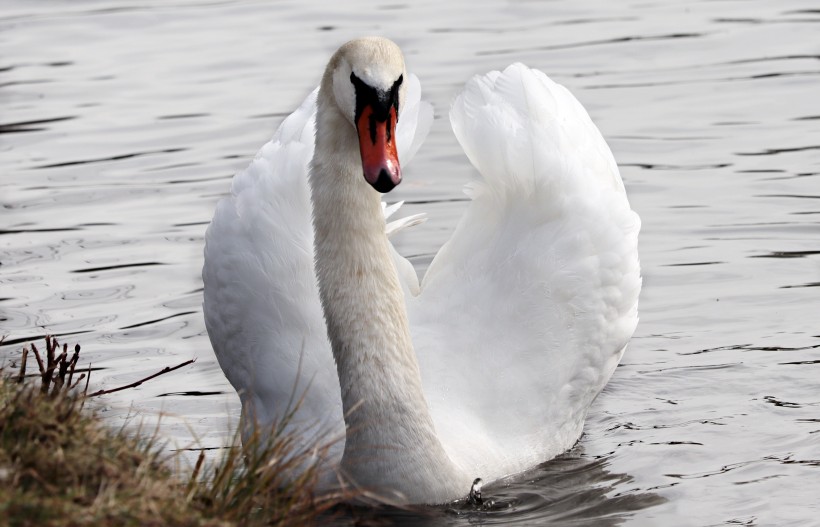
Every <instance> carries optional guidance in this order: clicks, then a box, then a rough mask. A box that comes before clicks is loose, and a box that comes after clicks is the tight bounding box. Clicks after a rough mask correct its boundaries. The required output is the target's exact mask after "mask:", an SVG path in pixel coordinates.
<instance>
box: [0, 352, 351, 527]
mask: <svg viewBox="0 0 820 527" xmlns="http://www.w3.org/2000/svg"><path fill="white" fill-rule="evenodd" d="M29 346H30V348H29ZM29 346H26V347H25V348H24V349H23V353H22V355H21V357H20V361H19V363H18V364H12V365H11V368H13V369H14V370H15V371H10V368H6V369H3V368H0V524H2V525H12V526H28V525H38V526H40V525H43V526H52V525H53V526H57V525H59V526H86V525H89V526H90V525H95V526H114V525H141V526H142V525H145V526H154V525H156V526H161V525H163V526H164V525H168V526H233V525H243V526H244V525H282V526H284V525H288V526H297V525H313V524H316V523H325V522H326V521H328V520H332V519H333V517H334V515H336V514H340V513H341V514H342V515H344V507H345V504H346V503H350V502H351V501H352V500H354V499H360V498H363V497H364V495H363V494H362V492H360V491H358V490H356V489H353V488H345V487H341V490H338V491H333V492H318V490H317V485H318V482H319V470H318V467H317V464H316V462H315V460H316V459H317V457H321V455H322V454H323V452H326V451H327V449H328V448H329V446H330V445H319V446H317V447H314V448H311V449H305V448H303V447H302V446H301V445H299V444H297V443H296V441H295V439H294V438H293V437H291V436H289V435H288V434H286V433H285V432H284V425H285V424H287V418H286V419H285V422H284V423H280V425H279V426H277V428H276V429H275V430H274V431H273V433H272V434H271V437H270V439H269V440H266V441H264V442H263V441H262V440H261V439H260V438H259V437H254V438H251V440H250V441H247V442H246V444H245V445H244V446H243V445H242V444H241V442H240V441H239V439H238V435H237V436H236V437H235V438H234V442H233V445H227V448H224V449H223V455H222V457H221V458H220V459H219V460H217V461H213V462H210V461H206V459H205V454H204V452H201V453H200V456H199V458H198V460H197V462H196V465H195V466H194V468H193V471H184V470H182V469H181V468H180V467H181V465H182V463H180V458H179V457H178V456H179V455H180V454H178V453H174V452H169V450H168V449H167V442H166V441H164V440H163V439H161V438H160V437H159V436H158V434H157V432H154V434H153V435H146V434H144V433H143V432H142V431H141V430H136V431H135V430H133V429H126V428H123V429H121V430H118V431H116V430H110V429H109V428H108V427H106V426H105V423H104V422H103V420H102V418H101V417H100V416H99V415H98V414H97V413H96V412H95V411H94V410H93V408H90V407H86V405H85V403H86V402H87V401H88V399H89V398H91V397H93V396H96V395H102V394H105V393H110V392H112V391H119V390H122V389H128V388H132V387H134V386H138V385H139V384H141V383H142V382H144V381H146V380H149V379H151V378H153V377H156V376H158V375H161V374H164V373H168V372H170V371H172V370H174V369H177V368H180V367H182V366H185V365H187V364H190V363H191V362H193V361H188V362H186V363H183V364H181V365H178V366H176V367H173V368H166V369H165V370H163V371H161V372H159V373H156V374H154V375H152V376H149V377H147V378H145V379H142V380H141V381H137V382H136V383H132V384H130V385H126V386H122V387H119V388H115V389H112V390H100V391H97V392H94V393H91V394H89V393H88V381H89V375H90V368H88V370H87V371H83V368H81V367H79V366H78V361H79V355H80V346H79V345H76V346H75V347H74V348H73V351H72V350H69V348H68V347H67V346H66V345H62V346H61V345H60V344H59V343H58V342H57V340H56V339H54V338H52V337H46V349H45V352H44V353H42V354H41V353H40V350H39V349H38V348H37V347H36V346H35V345H34V344H30V345H29ZM32 357H33V358H34V360H36V362H37V368H38V370H39V371H38V373H34V374H32V373H27V368H26V363H27V362H30V361H31V358H32ZM31 369H32V368H29V369H28V371H30V370H31ZM297 405H298V403H297ZM175 466H176V468H174V467H175ZM301 467H308V468H307V470H305V471H303V472H301V471H300V470H296V469H301ZM293 474H298V475H296V476H292V475H293Z"/></svg>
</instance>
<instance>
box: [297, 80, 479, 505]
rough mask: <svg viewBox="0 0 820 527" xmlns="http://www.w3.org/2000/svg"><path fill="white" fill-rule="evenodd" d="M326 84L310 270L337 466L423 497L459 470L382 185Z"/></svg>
mask: <svg viewBox="0 0 820 527" xmlns="http://www.w3.org/2000/svg"><path fill="white" fill-rule="evenodd" d="M322 91H323V92H324V93H322ZM322 91H320V94H319V107H318V112H317V122H316V153H315V155H314V158H313V162H312V166H311V173H310V183H311V194H312V200H313V224H314V245H315V257H316V274H317V278H318V283H319V291H320V295H321V299H322V307H323V309H324V314H325V321H326V323H327V330H328V337H329V339H330V343H331V346H332V349H333V357H334V359H335V361H336V368H337V371H338V374H339V381H340V384H341V390H342V403H343V409H344V415H345V422H346V424H347V433H346V442H345V451H344V456H343V459H342V468H343V470H344V471H345V472H346V473H347V474H348V475H349V476H351V477H352V478H353V479H354V481H358V482H360V483H362V484H364V485H366V486H368V485H374V486H379V487H381V488H382V489H394V490H399V491H400V492H402V493H404V494H405V495H406V496H407V498H408V499H410V500H411V501H412V500H415V499H419V498H420V499H422V500H423V499H425V496H426V495H427V494H428V493H429V492H431V491H433V490H435V491H437V492H440V491H441V490H442V489H441V487H437V488H435V489H433V488H431V486H436V485H442V484H446V485H450V486H453V485H452V482H453V481H456V480H460V479H461V478H457V477H456V476H455V468H454V467H453V465H452V462H451V461H450V459H449V458H448V457H447V455H446V453H445V452H444V449H443V448H442V446H441V443H440V442H439V440H438V438H437V436H436V433H435V429H434V427H433V422H432V419H431V417H430V413H429V410H428V407H427V402H426V401H425V398H424V394H423V391H422V384H421V376H420V374H419V367H418V362H417V361H416V357H415V353H414V351H413V345H412V341H411V338H410V331H409V327H408V322H407V313H406V310H405V303H404V297H403V293H402V289H401V285H400V284H399V280H398V275H397V272H396V269H395V265H394V263H393V259H392V257H391V253H390V249H389V245H388V244H389V242H388V241H387V237H386V235H385V232H384V229H385V221H384V216H383V213H382V210H381V203H380V197H379V194H378V192H376V191H375V190H373V189H372V188H371V187H370V186H369V185H368V184H367V183H366V181H365V180H364V177H363V176H362V168H361V158H360V154H359V151H358V143H357V142H356V141H357V139H356V133H355V130H354V129H353V127H352V126H351V124H350V123H349V122H348V121H347V120H346V119H344V117H343V116H342V115H341V114H340V112H339V111H338V109H337V108H336V106H335V105H334V104H332V103H331V102H329V101H328V100H327V98H328V97H327V95H329V93H328V91H327V90H325V89H324V87H323V88H322ZM326 94H327V95H326ZM329 96H330V97H332V95H329ZM459 486H460V483H459ZM467 490H468V489H467V488H464V489H457V490H455V493H456V494H459V493H461V494H463V493H465V492H466V491H467ZM417 492H418V493H421V494H417V495H414V494H415V493H417ZM452 492H453V490H450V491H449V492H447V491H445V492H440V493H439V494H438V496H441V495H447V494H451V493H452Z"/></svg>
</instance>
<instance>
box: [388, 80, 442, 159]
mask: <svg viewBox="0 0 820 527" xmlns="http://www.w3.org/2000/svg"><path fill="white" fill-rule="evenodd" d="M431 126H433V106H432V105H431V104H430V103H428V102H427V101H422V100H421V84H420V83H419V79H418V77H416V76H415V75H413V74H410V75H408V76H407V93H406V94H405V100H404V106H403V107H402V108H401V112H400V113H399V120H398V122H397V123H396V140H397V143H396V144H397V145H398V149H399V163H400V164H401V165H402V166H405V165H407V163H409V162H410V160H411V159H413V156H415V155H416V152H418V150H419V148H420V147H421V144H422V143H423V142H424V140H425V139H426V138H427V134H428V133H429V132H430V127H431Z"/></svg>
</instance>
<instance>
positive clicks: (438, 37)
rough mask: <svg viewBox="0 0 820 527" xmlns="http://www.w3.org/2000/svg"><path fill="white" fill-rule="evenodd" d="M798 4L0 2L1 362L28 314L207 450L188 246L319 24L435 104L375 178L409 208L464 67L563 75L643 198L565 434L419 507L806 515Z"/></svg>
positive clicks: (439, 231)
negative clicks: (610, 334) (621, 287)
mask: <svg viewBox="0 0 820 527" xmlns="http://www.w3.org/2000/svg"><path fill="white" fill-rule="evenodd" d="M818 7H820V6H818V4H817V2H816V0H765V1H754V0H749V1H729V0H724V1H693V0H690V1H666V2H662V1H653V0H643V1H641V0H632V1H622V2H606V1H603V0H600V1H570V0H555V1H543V2H537V1H511V2H493V1H484V2H467V1H462V2H447V3H445V2H441V1H421V2H412V3H401V2H388V3H382V4H376V5H375V6H374V5H370V4H365V3H364V2H358V3H353V2H349V3H342V2H316V1H313V2H305V1H281V2H267V1H237V2H233V1H202V0H200V1H193V0H192V1H187V0H174V1H160V0H142V1H140V2H133V1H128V0H122V1H114V0H100V1H86V0H77V1H71V2H69V1H55V0H39V1H36V2H33V1H30V0H4V2H3V3H2V5H0V170H1V172H0V204H2V212H0V220H1V222H0V229H2V230H0V264H2V265H0V333H2V334H4V335H7V337H6V341H5V343H4V345H3V346H2V348H1V349H0V351H1V353H2V356H1V357H0V360H2V361H4V362H5V363H6V364H7V365H8V364H10V363H11V362H13V361H14V359H15V358H16V357H18V356H19V351H20V348H21V347H22V343H23V342H25V341H27V340H29V339H30V338H33V337H35V336H38V335H41V334H43V333H44V332H49V333H51V334H56V335H64V337H63V338H62V340H64V341H67V342H70V343H74V342H80V343H81V344H82V346H83V355H84V363H88V362H90V363H92V365H93V366H94V367H99V368H101V369H100V370H99V371H97V372H95V374H94V376H93V384H94V385H96V386H99V387H114V386H118V385H121V384H126V383H128V382H131V381H134V380H137V379H139V378H141V377H143V376H146V375H148V374H150V373H153V372H155V371H157V370H159V369H160V368H162V367H164V366H170V365H174V364H177V363H179V362H182V361H183V360H186V359H189V358H192V357H196V358H197V362H196V363H195V364H194V365H193V366H191V367H188V368H185V369H183V370H180V371H177V372H174V373H171V374H169V375H166V376H165V377H161V378H159V379H157V380H155V381H152V382H149V383H146V384H144V385H143V386H141V387H140V388H138V389H134V390H128V391H125V392H123V393H121V394H120V395H117V396H114V395H112V396H107V397H104V398H103V399H104V400H103V401H102V405H103V406H102V408H103V415H106V416H107V418H108V420H109V422H110V423H111V424H112V425H113V426H120V425H122V424H123V423H124V422H126V420H127V418H128V417H129V416H132V417H133V416H136V419H138V420H139V419H146V420H147V421H152V420H155V416H156V415H157V414H158V412H165V413H166V414H167V415H165V416H164V417H163V419H162V426H163V428H162V431H163V433H165V434H167V435H168V436H169V437H172V438H173V439H174V441H175V442H176V444H177V445H178V446H179V447H180V448H181V447H186V446H192V440H193V438H196V439H197V441H196V444H194V445H193V446H195V447H196V446H198V447H204V448H211V447H219V446H222V445H224V444H225V443H226V442H227V441H228V440H229V438H230V435H231V432H230V427H231V426H232V425H233V424H234V423H235V421H236V416H237V415H238V412H239V405H238V401H237V399H236V396H235V395H234V393H233V390H232V389H231V387H230V385H229V384H228V383H227V381H226V380H225V379H224V377H223V376H222V373H221V371H220V369H219V367H218V365H217V363H216V361H215V359H214V356H213V353H212V351H211V349H210V344H209V342H208V338H207V335H206V333H205V326H204V323H203V320H202V308H201V302H202V282H201V278H200V270H201V265H202V246H203V237H204V233H205V229H206V227H207V224H208V222H209V220H210V217H211V215H212V211H213V208H214V205H215V203H216V201H217V200H218V199H219V197H220V196H222V195H224V194H225V193H226V192H227V191H228V189H229V184H230V178H231V177H232V174H233V173H235V172H236V171H238V170H241V169H242V168H243V167H244V166H245V165H246V164H247V163H248V161H249V160H250V158H251V157H252V156H253V155H254V153H255V152H256V150H257V149H258V148H259V147H260V146H261V145H262V144H263V143H264V142H265V141H267V140H268V138H269V137H270V136H271V135H272V133H273V131H274V130H275V128H276V126H277V125H278V123H279V122H280V121H281V119H282V118H283V116H284V115H286V114H287V113H288V112H289V111H291V110H292V109H294V108H295V107H296V105H297V104H298V103H299V102H300V101H301V99H302V98H303V97H304V96H305V95H306V93H307V92H308V91H310V90H311V89H312V88H313V87H314V86H315V85H316V84H317V83H318V80H319V76H320V74H321V72H322V70H323V68H324V64H325V63H326V61H327V59H328V57H329V56H330V54H331V53H332V52H333V50H335V49H336V47H338V45H339V44H341V43H342V42H344V41H346V40H347V39H349V38H352V37H355V36H361V35H365V34H382V35H385V36H389V37H391V38H393V39H394V40H396V41H397V42H398V43H399V44H400V45H401V46H402V47H403V48H404V50H405V53H406V57H407V62H408V67H409V69H410V70H411V71H413V72H414V73H416V74H417V75H418V76H419V77H420V79H421V81H422V87H423V90H424V93H425V98H426V99H428V100H430V101H431V102H432V103H433V104H434V105H435V107H436V112H437V117H438V118H437V120H436V122H435V125H434V128H433V131H432V132H431V134H430V137H429V138H428V140H427V143H426V144H425V146H424V147H422V149H421V151H420V152H419V154H418V155H417V157H416V159H415V160H414V162H413V163H412V165H410V167H409V168H408V170H407V171H406V173H405V182H404V183H403V184H402V185H401V186H400V187H399V188H398V189H397V191H396V192H395V193H393V194H390V196H389V197H390V199H391V200H399V199H404V200H407V201H408V204H407V205H406V208H405V209H404V210H405V212H406V213H408V214H409V213H417V212H427V213H428V215H429V218H430V219H429V221H428V222H427V223H425V224H424V225H422V226H420V227H417V228H415V229H413V231H412V232H411V233H408V234H407V235H403V237H401V238H400V239H399V240H398V245H399V250H400V251H401V252H402V253H403V254H405V255H410V256H411V257H412V258H411V259H412V261H413V263H414V264H415V265H416V266H417V268H418V269H419V271H420V272H422V271H423V270H424V269H425V268H426V266H427V265H428V263H429V261H430V260H431V258H432V255H433V254H434V253H435V251H436V250H437V249H438V247H439V246H440V244H441V243H442V242H443V241H444V240H445V239H447V237H448V236H449V233H450V231H451V229H452V228H453V226H454V225H455V222H456V221H457V218H458V217H459V215H460V214H461V212H462V211H463V210H464V208H465V202H464V197H463V194H462V193H461V186H462V184H463V183H464V182H465V181H466V179H467V178H468V177H469V175H470V173H471V167H470V166H469V164H468V162H467V160H466V159H465V157H464V156H463V155H462V153H461V151H460V148H459V147H458V145H457V143H456V141H455V139H454V138H453V136H452V134H451V132H450V130H449V123H448V121H447V119H446V112H447V109H448V105H449V102H450V101H451V100H452V98H453V97H454V96H455V94H456V93H457V91H458V90H459V89H460V86H461V85H462V84H463V83H464V82H465V81H466V80H467V79H468V78H469V77H470V76H471V75H472V74H475V73H483V72H485V71H488V70H490V69H498V68H502V67H504V66H506V65H507V64H509V63H511V62H514V61H521V62H524V63H526V64H528V65H530V66H533V67H537V68H539V69H542V70H543V71H545V72H546V73H547V74H549V75H550V76H552V77H553V78H554V79H555V80H557V81H558V82H561V83H562V84H564V85H566V86H567V87H568V88H570V90H572V91H573V93H574V94H575V95H576V96H577V97H578V99H580V100H581V102H582V103H583V104H584V105H585V106H586V107H587V109H588V110H589V112H590V114H591V115H592V117H593V119H594V120H595V121H596V123H597V124H598V126H599V128H600V129H601V131H602V132H603V134H604V136H605V137H606V138H607V140H608V141H609V144H610V145H611V147H612V149H613V152H614V154H615V157H616V159H617V160H618V162H619V164H620V166H621V171H622V176H623V179H624V182H625V183H626V187H627V190H628V192H629V196H630V200H631V203H632V205H633V208H635V210H637V211H638V213H639V214H640V215H641V217H642V220H643V230H642V234H641V246H640V247H641V259H642V266H643V274H644V290H643V293H642V296H641V306H640V310H641V322H640V325H639V326H638V329H637V332H636V334H635V337H634V339H633V340H632V343H631V344H630V347H629V349H628V350H627V353H626V355H625V356H624V359H623V361H622V364H621V365H620V367H619V368H618V369H617V371H616V372H615V375H614V377H613V379H612V381H611V382H610V383H609V385H608V386H607V388H606V389H605V390H604V392H603V394H602V395H601V396H600V397H599V398H598V399H597V400H596V402H595V404H594V405H593V407H592V409H591V411H590V414H589V418H588V421H587V424H586V429H585V435H584V436H583V438H582V440H581V442H580V443H579V445H578V446H577V447H576V448H575V449H574V450H573V451H572V452H570V453H569V454H567V455H565V456H564V457H562V458H560V459H558V460H556V461H553V462H551V463H547V464H545V465H544V466H543V467H541V468H539V469H535V470H534V471H533V472H531V473H529V474H526V475H524V476H521V477H518V478H516V479H514V480H513V481H509V482H501V483H499V484H496V485H492V486H490V487H489V488H486V489H485V496H486V495H489V496H491V497H493V499H495V501H496V510H493V511H488V512H464V511H460V512H459V511H456V510H447V509H446V508H434V509H431V510H428V511H427V514H425V515H424V517H423V518H419V517H418V516H417V515H416V513H412V514H411V513H402V514H395V515H393V516H392V517H391V519H392V520H393V521H394V522H396V523H406V524H409V525H410V524H418V523H421V522H424V523H428V524H433V525H467V524H475V523H478V524H486V525H490V524H518V525H531V524H533V523H539V522H540V523H542V524H546V523H549V524H555V525H614V524H622V523H624V524H628V525H725V524H732V525H734V524H740V525H820V499H819V498H818V497H817V496H818V488H820V295H819V293H820V289H818V287H820V104H818V95H819V94H820V9H818Z"/></svg>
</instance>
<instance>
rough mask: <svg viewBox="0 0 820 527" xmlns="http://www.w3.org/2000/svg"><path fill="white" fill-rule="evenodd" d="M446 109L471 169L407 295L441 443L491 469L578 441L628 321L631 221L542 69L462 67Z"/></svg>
mask: <svg viewBox="0 0 820 527" xmlns="http://www.w3.org/2000/svg"><path fill="white" fill-rule="evenodd" d="M450 119H451V121H452V125H453V129H454V131H455V133H456V136H457V138H458V140H459V142H460V143H461V145H462V146H463V148H464V150H465V152H466V154H467V156H468V157H469V159H470V161H471V162H472V163H473V165H475V167H476V168H477V169H478V171H479V173H480V174H481V178H479V179H477V180H476V181H475V182H474V183H472V184H471V185H470V186H469V187H468V194H469V195H470V196H471V197H472V202H471V203H470V205H469V207H468V210H467V212H466V214H465V215H464V217H463V218H462V220H461V222H460V223H459V225H458V227H457V229H456V232H455V233H454V234H453V236H452V238H451V240H450V241H449V242H448V243H447V244H445V246H444V247H442V249H441V251H440V252H439V253H438V254H437V255H436V258H435V259H434V261H433V263H432V264H431V266H430V268H429V270H428V272H427V275H426V276H425V277H424V280H423V283H422V292H421V294H420V296H419V297H417V298H413V299H410V300H409V302H408V305H409V312H410V317H411V327H412V329H413V331H414V333H413V338H414V344H415V346H416V351H417V354H418V356H419V361H420V365H421V371H422V377H423V380H424V386H425V395H426V396H427V398H428V402H429V404H430V406H431V411H432V414H433V418H434V422H435V424H436V427H437V429H438V433H439V435H440V437H441V438H442V442H443V444H444V445H445V447H446V448H447V452H448V454H449V455H450V456H451V458H453V459H454V460H455V461H456V462H457V463H459V464H460V465H461V466H462V467H463V468H464V469H465V470H467V471H468V472H469V473H471V474H476V475H477V476H481V477H486V478H490V479H492V478H494V477H499V476H503V475H505V474H509V473H512V472H517V471H520V470H524V469H525V468H527V467H529V466H532V465H534V464H536V463H538V462H541V461H544V460H545V459H549V458H551V457H553V456H555V455H557V454H559V453H561V452H562V451H564V450H566V449H567V448H569V447H571V446H572V444H573V443H574V442H575V441H576V440H577V438H578V437H579V435H580V433H581V430H582V427H583V421H584V418H585V416H586V412H587V410H588V408H589V405H590V404H591V402H592V400H593V399H594V398H595V396H596V395H597V394H598V393H599V392H600V390H601V389H602V388H603V386H604V384H605V383H606V381H607V380H608V379H609V377H610V376H611V374H612V372H613V371H614V369H615V366H616V365H617V363H618V361H619V359H620V357H621V355H622V353H623V350H624V348H625V346H626V343H627V342H628V340H629V338H630V337H631V335H632V333H633V331H634V329H635V326H636V324H637V301H638V293H639V291H640V286H641V279H640V269H639V262H638V253H637V236H638V230H639V228H640V220H639V218H638V216H637V215H636V214H635V213H634V212H632V210H631V209H630V207H629V203H628V201H627V198H626V194H625V192H624V188H623V183H622V182H621V178H620V175H619V173H618V168H617V166H616V164H615V161H614V159H613V157H612V154H611V152H610V150H609V148H608V146H607V145H606V142H605V141H604V140H603V138H602V137H601V134H600V132H599V131H598V129H597V128H596V127H595V125H594V124H593V123H592V121H591V120H590V118H589V116H588V115H587V113H586V111H585V110H584V109H583V107H582V106H581V105H580V103H578V101H577V100H575V98H574V97H573V96H572V95H571V94H570V93H569V92H568V91H567V90H566V89H565V88H564V87H563V86H560V85H558V84H556V83H554V82H552V81H551V80H550V79H549V78H547V76H546V75H544V74H543V73H541V72H539V71H536V70H531V69H528V68H526V67H525V66H523V65H520V64H516V65H513V66H510V67H509V68H507V69H506V70H505V71H504V72H503V73H501V72H492V73H490V74H487V75H484V76H479V77H475V78H474V79H472V80H471V81H470V82H469V83H468V85H467V87H466V89H465V91H464V92H463V93H462V94H461V95H460V96H459V97H458V99H457V100H456V102H455V104H454V106H453V108H452V111H451V114H450Z"/></svg>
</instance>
